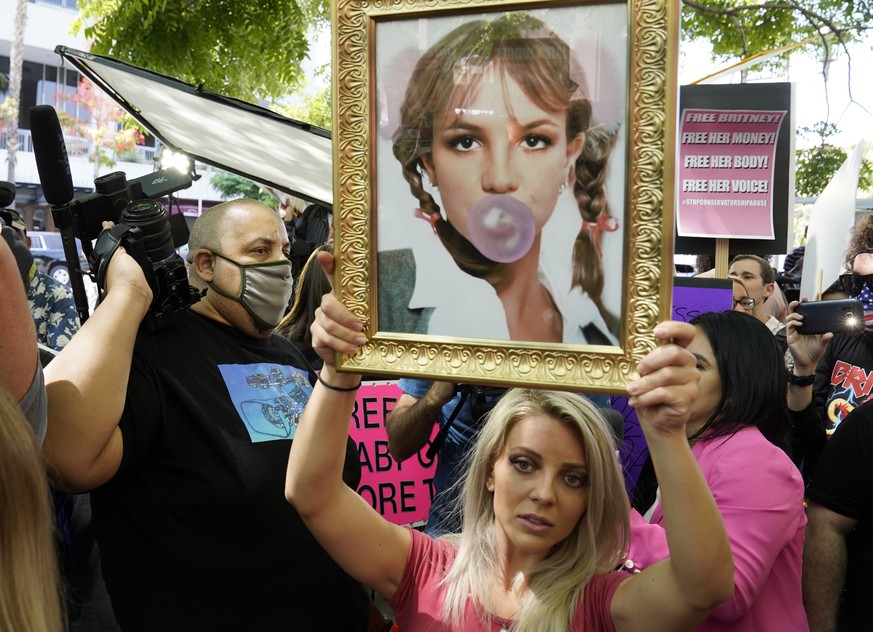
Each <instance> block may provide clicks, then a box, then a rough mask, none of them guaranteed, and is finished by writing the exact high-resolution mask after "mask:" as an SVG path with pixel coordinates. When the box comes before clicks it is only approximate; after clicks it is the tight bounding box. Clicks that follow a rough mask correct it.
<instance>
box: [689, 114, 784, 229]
mask: <svg viewBox="0 0 873 632" xmlns="http://www.w3.org/2000/svg"><path fill="white" fill-rule="evenodd" d="M785 114H786V111H785V110H708V109H707V110H705V109H686V110H682V118H681V121H680V131H679V182H678V189H679V204H678V209H677V215H676V220H677V232H678V234H679V235H680V236H683V237H730V238H745V239H773V237H774V231H773V172H774V163H775V154H776V139H777V137H778V135H779V126H780V125H781V124H782V119H783V118H785Z"/></svg>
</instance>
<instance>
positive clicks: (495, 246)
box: [467, 194, 536, 263]
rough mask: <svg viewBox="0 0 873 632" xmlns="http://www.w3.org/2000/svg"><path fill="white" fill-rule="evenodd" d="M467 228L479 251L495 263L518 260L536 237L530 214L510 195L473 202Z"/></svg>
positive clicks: (526, 251) (490, 196) (489, 197)
mask: <svg viewBox="0 0 873 632" xmlns="http://www.w3.org/2000/svg"><path fill="white" fill-rule="evenodd" d="M467 228H468V229H469V232H470V241H471V242H472V243H473V245H474V246H476V248H478V249H479V252H481V253H482V254H483V255H485V256H486V257H488V258H489V259H491V260H492V261H497V262H498V263H511V262H513V261H518V260H519V259H521V258H522V257H523V256H524V255H525V254H527V253H528V251H529V250H530V247H531V245H533V241H534V237H535V236H536V223H535V222H534V216H533V213H532V212H531V210H530V209H529V208H528V207H527V206H526V205H525V204H524V203H522V202H519V201H518V200H517V199H515V198H514V197H512V196H511V195H502V194H501V195H487V196H485V197H483V198H482V199H481V200H479V201H478V202H476V204H474V205H473V208H472V209H470V215H469V217H468V218H467Z"/></svg>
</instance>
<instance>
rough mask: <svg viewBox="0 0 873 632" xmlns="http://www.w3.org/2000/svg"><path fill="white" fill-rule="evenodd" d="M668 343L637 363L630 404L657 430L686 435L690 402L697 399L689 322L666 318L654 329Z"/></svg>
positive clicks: (692, 334) (650, 427)
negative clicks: (666, 319)
mask: <svg viewBox="0 0 873 632" xmlns="http://www.w3.org/2000/svg"><path fill="white" fill-rule="evenodd" d="M654 334H655V337H657V338H658V339H660V340H663V341H665V342H666V344H663V345H661V346H659V347H657V348H655V349H654V350H652V351H651V352H649V354H648V355H647V356H646V357H645V358H643V359H642V360H641V361H640V363H639V364H638V365H637V371H638V372H639V374H640V377H639V379H636V380H634V381H633V382H631V383H630V384H628V387H627V392H628V394H629V395H630V399H629V401H628V403H629V404H630V405H631V406H632V407H633V408H634V409H635V410H636V412H637V416H638V417H639V419H640V421H642V422H643V423H644V425H645V426H648V427H649V429H651V430H654V431H656V432H663V433H674V432H681V433H682V434H683V435H684V434H685V424H686V422H687V421H688V416H689V414H690V411H691V405H692V403H693V402H694V400H695V399H696V398H697V383H698V382H699V380H700V374H699V373H698V371H697V368H696V367H697V360H696V358H695V357H694V356H693V355H692V354H691V352H689V351H688V350H687V349H686V348H685V347H687V346H688V344H689V343H690V342H691V340H692V339H693V338H694V334H695V328H694V326H693V325H689V324H688V323H682V322H678V321H664V322H662V323H660V324H659V325H657V326H656V327H655V330H654Z"/></svg>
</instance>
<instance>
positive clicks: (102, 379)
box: [0, 199, 873, 631]
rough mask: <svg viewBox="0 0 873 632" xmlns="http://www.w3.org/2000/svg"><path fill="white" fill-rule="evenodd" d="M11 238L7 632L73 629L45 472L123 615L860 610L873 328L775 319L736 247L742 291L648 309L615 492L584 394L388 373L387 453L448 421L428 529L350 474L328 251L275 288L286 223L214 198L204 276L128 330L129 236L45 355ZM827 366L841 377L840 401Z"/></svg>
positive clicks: (813, 617)
mask: <svg viewBox="0 0 873 632" xmlns="http://www.w3.org/2000/svg"><path fill="white" fill-rule="evenodd" d="M871 227H873V219H871V218H865V219H864V220H862V221H861V222H860V223H859V224H858V226H856V228H855V229H854V231H853V238H852V242H851V245H850V247H849V250H848V252H847V258H846V263H847V266H851V269H852V272H851V273H847V274H846V275H844V276H843V277H842V279H841V283H842V284H843V286H844V289H845V292H846V294H847V295H849V296H857V297H858V298H859V299H860V300H861V301H862V302H863V303H864V307H865V311H866V312H868V313H870V312H873V300H870V298H871V297H873V291H871V288H870V287H869V285H868V284H869V283H871V282H873V274H871V272H873V269H870V268H869V267H865V266H869V265H870V261H871V260H873V254H871V252H870V251H869V250H868V249H867V247H866V246H865V245H864V244H865V240H866V239H867V237H868V236H870V233H871V232H873V230H871ZM22 237H23V235H21V234H18V235H16V234H15V229H13V228H11V227H4V238H5V239H4V240H3V241H2V243H0V266H2V267H0V272H2V274H3V280H4V287H6V288H8V289H9V290H14V291H7V292H4V294H3V299H2V304H0V309H2V311H3V316H4V318H3V323H4V327H6V331H5V333H4V336H3V337H2V340H0V344H2V346H3V349H4V351H5V353H4V354H2V357H3V358H4V362H7V363H8V364H7V365H6V367H5V369H6V370H4V371H0V375H2V376H3V380H4V382H3V391H2V397H0V412H2V414H0V424H2V427H0V432H2V433H3V435H4V437H5V439H4V441H3V449H4V450H5V451H6V456H5V457H4V459H3V460H2V461H3V464H2V467H3V470H4V476H3V477H2V483H0V493H2V494H3V495H4V497H5V499H6V500H7V502H6V504H5V505H4V506H6V507H12V506H14V507H16V511H15V512H9V511H6V512H4V516H3V519H2V522H3V524H4V525H5V527H4V532H6V533H9V534H11V535H10V537H9V539H8V542H9V544H8V546H7V545H4V550H0V559H2V560H3V561H4V562H3V564H2V568H3V569H4V570H3V572H4V573H7V572H14V576H15V577H16V582H17V583H18V585H17V586H16V587H12V586H10V584H9V583H8V582H4V583H3V584H4V586H5V588H4V589H0V621H3V622H4V623H5V624H6V625H5V627H6V628H8V629H15V630H63V629H73V626H72V623H73V621H71V617H72V616H74V615H75V613H76V610H75V609H74V608H71V605H70V603H69V602H70V595H69V592H70V589H71V588H70V581H69V577H67V575H66V574H65V572H64V568H63V564H62V563H61V562H60V561H59V557H58V552H59V550H60V549H61V548H62V543H63V540H62V539H60V540H59V539H58V537H57V535H56V534H57V532H58V527H57V524H58V521H57V519H56V518H54V519H53V518H52V513H53V510H52V503H51V495H50V493H49V492H50V490H51V489H58V490H63V491H65V492H69V493H73V494H80V493H83V492H90V500H91V505H92V507H93V522H94V525H93V526H94V529H95V531H96V534H97V541H98V543H99V545H100V552H101V555H102V578H103V579H105V582H106V586H107V589H108V592H109V595H110V597H111V600H112V612H113V616H114V619H115V620H117V623H115V622H114V621H113V625H117V626H118V628H120V629H123V630H154V629H166V630H176V629H178V630H181V629H192V628H193V629H210V630H222V629H226V630H234V629H241V628H247V629H259V630H260V629H263V630H274V629H275V630H278V629H316V628H317V629H336V630H362V631H363V630H368V629H374V628H371V627H370V621H371V617H370V613H371V608H372V602H371V599H370V597H369V596H368V592H367V590H368V589H369V590H373V591H377V592H378V593H379V594H380V595H381V596H382V598H384V599H385V600H387V603H388V604H389V605H390V607H391V613H392V616H393V618H394V621H395V622H396V626H397V628H398V630H400V631H405V630H415V631H419V630H424V631H426V630H431V629H432V630H441V629H477V630H478V629H481V630H496V629H503V630H556V629H568V630H573V629H582V627H583V626H584V627H585V629H592V628H593V629H617V630H635V629H641V630H658V629H663V630H680V629H688V630H690V629H699V630H738V631H740V630H742V631H755V630H783V629H784V630H807V629H810V630H814V631H815V630H838V629H839V630H856V629H863V628H865V627H866V619H867V617H866V616H865V614H864V608H863V601H862V599H863V595H864V594H866V591H865V588H866V587H867V585H868V580H866V579H865V577H866V574H865V573H864V569H865V568H866V566H865V564H864V562H865V561H866V560H867V559H868V557H869V556H870V555H871V550H873V549H871V546H870V538H871V537H873V535H871V517H870V516H869V515H868V514H869V502H868V500H869V496H870V493H871V486H870V485H868V481H871V480H873V477H871V476H870V475H869V473H868V470H869V466H868V465H867V462H868V461H867V459H866V458H865V457H866V452H867V450H868V448H869V447H870V445H871V441H873V435H871V434H870V432H868V429H869V428H870V427H871V426H870V425H869V424H870V420H869V419H868V417H870V416H871V415H873V413H871V412H869V410H868V407H867V406H865V405H863V397H865V396H866V395H868V394H869V391H870V390H871V389H869V388H867V387H866V377H865V378H864V379H859V377H858V375H859V373H858V370H859V369H860V370H862V371H863V375H864V376H866V375H867V372H868V370H867V369H866V368H864V367H865V366H868V365H869V363H865V358H864V357H863V353H862V352H859V350H863V351H866V352H867V353H868V354H869V350H868V347H866V345H867V344H868V343H867V337H868V336H869V334H868V333H867V332H866V330H862V331H858V332H856V333H840V334H831V333H825V334H815V335H801V334H800V333H799V332H798V331H797V328H798V326H799V325H800V324H801V323H802V320H803V317H802V316H801V315H800V314H798V313H797V312H796V311H795V307H796V305H797V303H791V305H790V306H789V309H788V314H787V315H786V317H785V321H786V322H785V324H784V325H782V326H779V327H777V326H773V325H772V323H771V322H770V321H771V320H774V319H775V320H778V319H776V318H775V317H774V316H769V315H766V316H765V315H762V314H760V313H759V312H758V311H756V310H757V308H758V307H759V306H760V304H762V303H766V301H767V300H768V298H769V297H770V296H772V294H773V292H774V291H775V288H774V287H773V284H774V280H773V276H772V273H773V271H772V269H770V268H767V267H766V265H765V264H767V263H768V262H767V261H766V260H764V259H760V258H758V257H754V256H747V255H744V256H739V257H736V258H735V259H734V260H733V261H732V263H731V275H732V277H735V278H736V281H737V283H736V284H735V291H734V294H735V298H734V310H732V311H727V312H709V313H704V314H701V315H700V316H698V317H696V318H695V319H693V320H692V321H691V323H689V324H680V323H675V322H672V323H671V322H665V323H662V324H660V325H659V326H658V327H657V328H656V329H655V335H656V336H658V337H659V338H662V339H663V340H664V342H665V343H664V344H663V345H661V346H659V347H658V348H657V349H656V350H655V351H653V352H652V353H650V354H649V355H648V356H647V357H646V358H645V359H644V360H643V361H642V362H641V363H640V365H639V367H638V370H639V374H640V378H639V379H638V380H636V381H633V382H631V383H630V384H629V385H628V387H627V392H628V395H629V397H630V404H631V406H633V408H634V409H635V410H636V412H637V415H638V417H639V419H640V423H641V426H642V428H643V430H644V433H645V436H646V440H647V445H648V449H649V460H648V462H647V463H646V465H645V466H644V467H643V470H642V472H641V474H640V475H639V477H638V479H637V480H636V485H635V488H634V490H633V493H632V494H631V495H630V497H628V495H627V494H626V492H625V489H626V485H625V480H624V478H623V476H622V472H621V470H620V467H619V462H618V459H617V456H616V454H617V453H616V449H617V447H618V446H617V442H616V436H615V433H614V432H613V431H612V429H611V428H610V426H609V423H608V421H607V419H606V418H605V416H604V414H603V413H602V411H601V409H599V408H598V407H597V406H595V405H594V404H592V402H591V401H589V400H588V399H587V398H585V397H580V396H579V395H578V394H572V393H560V392H551V391H540V390H529V389H521V388H510V389H497V390H495V389H489V388H486V387H475V385H458V384H455V383H451V382H421V381H417V380H411V379H404V380H403V381H402V382H401V383H402V384H405V386H404V387H403V391H404V393H405V395H404V397H408V398H409V399H408V400H404V399H403V398H401V400H400V401H399V402H398V404H397V408H396V409H395V411H394V413H392V414H391V415H390V416H389V418H388V420H387V421H386V430H387V432H388V437H389V445H390V450H391V453H392V454H393V455H394V456H395V458H396V459H397V460H398V461H402V460H404V459H405V458H408V457H409V456H411V455H413V454H415V453H416V452H417V451H419V450H421V449H424V448H425V447H426V446H430V445H431V443H432V441H433V440H434V439H433V438H432V434H433V432H434V430H435V428H440V429H441V430H445V432H443V433H442V434H443V436H442V437H441V438H440V439H439V441H440V442H442V443H440V444H439V445H436V446H433V447H434V453H435V454H437V455H439V457H438V461H439V458H442V457H443V455H444V454H447V455H448V457H446V458H445V459H444V463H445V468H446V470H445V474H444V477H445V479H446V480H445V482H444V483H445V484H444V487H443V489H441V490H440V491H441V495H438V496H437V500H438V502H435V503H434V505H433V511H432V512H431V516H430V517H429V520H428V524H427V527H426V529H424V530H422V531H419V530H418V529H412V528H409V527H404V526H398V525H395V524H393V523H391V522H389V521H387V520H385V519H384V518H382V516H380V515H379V514H378V513H377V512H376V511H375V510H374V509H373V508H372V507H371V506H370V505H369V504H368V503H367V502H365V501H363V500H362V499H361V498H360V497H359V496H358V495H357V494H356V491H355V490H356V488H357V484H358V481H359V479H360V467H361V466H360V463H359V460H358V455H357V453H356V449H355V445H354V443H353V442H352V441H351V439H350V438H349V436H348V419H349V417H350V415H351V409H352V406H353V404H354V401H355V392H356V390H357V387H358V386H359V385H360V381H361V377H360V376H355V375H353V374H349V373H346V372H338V371H336V369H335V367H334V362H335V357H336V353H337V352H340V353H355V351H356V350H357V349H358V348H359V347H360V345H363V344H365V343H366V338H365V336H364V334H363V333H362V325H361V323H360V321H358V320H357V319H356V318H354V317H353V316H352V315H351V313H350V312H349V311H348V310H347V309H346V308H345V307H344V306H343V305H342V304H340V303H339V302H338V300H337V299H336V298H334V296H333V294H332V293H331V281H330V279H331V276H332V272H333V256H332V254H331V248H330V247H329V246H327V245H324V246H322V247H319V248H316V250H315V252H314V253H313V254H312V256H311V257H310V259H309V261H308V262H307V264H306V265H305V266H304V268H303V271H302V272H301V274H300V277H299V279H298V283H297V285H296V288H297V289H296V293H295V295H294V297H293V300H292V287H294V286H293V284H292V271H291V266H290V263H289V262H288V258H287V255H288V253H289V252H290V248H291V245H290V240H289V238H288V235H287V230H286V227H285V224H284V223H283V222H282V221H281V219H280V218H279V217H278V215H276V213H275V212H274V211H272V210H270V209H269V208H267V207H265V206H263V205H261V204H260V203H259V202H255V201H253V200H245V199H243V200H234V201H231V202H226V203H223V204H221V205H219V206H216V207H214V208H212V209H210V210H208V211H207V212H205V213H204V214H203V215H202V216H201V217H200V218H198V220H197V222H196V223H195V225H194V228H193V230H192V233H191V238H190V242H189V250H188V253H189V254H188V265H189V282H190V284H191V285H192V287H195V288H197V289H198V290H199V291H201V292H203V298H202V299H201V300H200V301H199V302H197V303H195V304H194V305H193V306H192V307H191V308H190V310H188V312H186V313H185V314H184V316H183V317H182V318H181V319H179V320H178V322H176V323H174V324H173V325H172V326H170V327H167V328H164V329H160V330H157V331H149V330H146V329H144V328H140V327H139V321H140V317H142V316H144V315H145V314H146V312H147V310H148V309H149V306H150V304H151V300H152V295H153V290H152V288H151V287H150V286H149V284H148V282H147V281H146V278H145V276H144V275H143V273H142V270H141V268H140V266H139V264H138V263H136V261H135V260H133V259H132V258H131V257H129V256H128V255H127V254H126V253H125V252H124V251H123V249H120V250H119V251H118V252H117V253H116V254H115V255H114V257H113V259H112V261H111V262H110V265H109V268H108V271H107V280H106V284H107V292H106V294H105V297H104V299H103V301H102V303H101V304H100V306H99V307H98V308H97V309H96V310H95V311H94V313H93V315H92V316H91V317H90V318H89V319H88V320H87V322H86V323H85V324H84V325H83V326H82V327H81V328H78V323H76V326H77V329H78V331H76V332H75V333H73V334H72V335H70V336H69V337H68V338H69V339H68V340H64V343H65V344H63V345H62V347H61V349H60V350H58V352H57V355H54V356H52V358H51V361H50V363H47V364H46V365H45V366H43V363H44V362H45V360H43V361H41V360H40V355H39V352H38V346H37V340H39V339H40V338H39V337H38V333H39V327H38V325H37V323H38V322H39V318H40V317H41V316H43V313H42V312H41V311H40V310H34V309H32V306H31V305H28V302H27V297H28V294H27V291H26V288H25V285H24V283H25V282H26V281H28V280H29V279H30V278H31V276H29V275H30V274H31V273H30V272H28V270H29V269H30V267H31V266H30V264H29V263H28V262H29V261H30V260H29V259H28V258H27V254H26V243H25V242H24V241H23V239H22ZM870 243H873V242H870ZM738 287H739V288H741V290H740V291H741V292H742V293H745V294H744V295H743V297H742V298H744V299H750V300H748V301H746V300H738V299H737V291H738V290H737V288H738ZM289 305H290V306H291V307H290V309H289ZM780 324H781V323H780ZM277 331H279V332H282V333H276V332H277ZM106 332H112V335H111V336H107V335H106ZM782 332H784V341H780V340H779V334H780V333H782ZM786 349H787V356H786V352H785V350H786ZM786 357H789V358H790V359H791V362H790V364H789V368H788V369H787V370H786V365H785V358H786ZM316 370H317V371H318V372H317V373H316ZM43 375H44V377H43ZM841 389H842V390H841ZM845 389H849V390H852V391H853V392H854V393H855V394H857V395H859V397H858V398H856V400H853V401H852V402H851V405H849V404H848V403H844V404H843V406H842V407H835V406H833V405H831V404H830V403H829V402H830V401H832V400H833V399H834V398H835V397H839V396H840V395H841V394H842V397H843V399H844V400H846V399H847V396H846V394H845ZM265 394H266V397H264V395H265ZM855 409H857V410H855ZM459 414H460V415H463V416H461V417H459ZM456 417H458V418H459V419H460V420H457V419H455V418H456ZM446 422H448V424H447V423H446ZM453 424H457V425H456V426H454V427H452V425H453ZM452 432H454V433H456V434H457V436H459V437H461V439H457V438H450V437H452ZM829 434H830V435H833V436H832V438H828V435H829ZM439 435H440V433H439V432H437V434H436V436H437V437H439ZM446 441H448V443H449V445H450V447H449V448H448V449H446V451H445V452H443V451H442V450H443V449H444V446H445V442H446ZM283 485H284V495H283V492H282V487H283ZM442 492H445V493H442ZM807 496H808V502H809V506H808V508H805V506H804V501H805V498H806V497H807ZM54 513H57V509H55V510H54ZM807 520H808V522H807ZM349 525H354V528H353V529H349ZM23 543H26V546H24V545H23ZM7 549H8V550H7ZM28 582H29V583H30V584H28ZM26 585H30V588H28V589H26V595H27V597H28V598H27V599H26V600H24V599H19V598H17V597H16V595H18V594H19V593H20V592H21V591H24V588H20V587H23V586H26ZM19 588H20V590H19ZM338 604H342V607H341V608H340V607H337V605H338ZM445 626H448V628H446V627H445ZM118 628H113V629H118Z"/></svg>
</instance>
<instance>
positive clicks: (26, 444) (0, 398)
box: [0, 389, 64, 632]
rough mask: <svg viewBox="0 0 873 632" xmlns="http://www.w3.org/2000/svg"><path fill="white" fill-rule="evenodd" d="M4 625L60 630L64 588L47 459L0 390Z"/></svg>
mask: <svg viewBox="0 0 873 632" xmlns="http://www.w3.org/2000/svg"><path fill="white" fill-rule="evenodd" d="M0 508H2V509H0V629H2V630H10V631H13V630H14V631H15V632H60V631H61V630H63V629H64V616H63V614H62V611H61V588H60V579H59V575H58V562H57V558H56V554H55V548H54V547H55V544H54V537H53V529H54V526H53V525H54V522H53V517H52V509H51V500H50V497H49V488H48V483H47V481H46V474H45V463H44V462H43V459H42V458H41V453H40V450H39V446H38V445H37V442H36V437H35V436H34V434H33V431H32V430H31V428H30V426H29V425H28V423H27V421H26V420H25V419H24V415H23V414H22V413H21V409H20V408H19V407H18V404H16V403H15V402H14V401H13V400H12V398H11V397H10V396H9V394H8V393H6V392H5V391H4V390H3V389H0Z"/></svg>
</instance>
